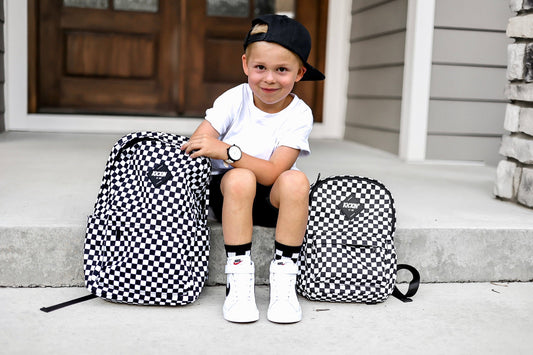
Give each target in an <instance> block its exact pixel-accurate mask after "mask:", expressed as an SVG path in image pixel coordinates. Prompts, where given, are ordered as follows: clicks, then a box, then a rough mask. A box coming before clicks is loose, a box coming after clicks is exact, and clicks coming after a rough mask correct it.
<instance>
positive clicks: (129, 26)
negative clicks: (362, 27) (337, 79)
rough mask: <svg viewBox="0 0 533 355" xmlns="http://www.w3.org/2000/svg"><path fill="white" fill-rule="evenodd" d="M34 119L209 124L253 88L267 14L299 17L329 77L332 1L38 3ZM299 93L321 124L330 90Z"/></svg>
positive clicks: (34, 12) (33, 30) (33, 31)
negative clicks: (254, 46)
mask: <svg viewBox="0 0 533 355" xmlns="http://www.w3.org/2000/svg"><path fill="white" fill-rule="evenodd" d="M29 11H30V15H29V20H30V24H29V33H30V35H29V43H30V48H29V51H30V53H35V55H31V56H30V63H29V74H30V78H29V80H30V83H29V88H30V95H29V99H28V100H29V107H30V111H31V112H56V113H62V112H69V113H107V114H109V113H112V114H143V115H168V116H179V115H183V116H197V117H202V116H203V115H204V114H205V110H206V109H207V108H209V107H210V106H211V105H212V104H213V101H214V100H215V99H216V97H218V96H219V95H220V94H221V93H222V92H224V91H225V90H228V89H229V88H231V87H233V86H235V85H238V84H240V83H243V82H246V76H245V75H244V73H243V71H242V65H241V56H242V53H243V48H242V42H243V39H244V37H245V35H246V33H247V31H248V30H249V28H250V22H251V20H252V19H253V18H254V17H255V16H257V15H258V14H263V13H272V12H278V13H279V12H282V13H286V14H289V15H290V14H292V16H295V18H296V19H297V20H299V21H300V22H302V23H303V24H304V25H305V26H306V27H307V28H308V29H309V32H310V33H311V37H312V41H313V48H312V51H311V54H310V57H309V62H310V63H311V64H312V65H313V66H315V67H318V68H319V69H320V70H322V71H323V70H324V61H325V60H324V59H325V54H324V53H325V28H326V18H327V0H306V1H298V0H223V1H221V0H40V1H38V0H29ZM295 91H296V93H297V94H298V95H299V96H300V97H301V98H302V99H304V100H305V101H306V102H307V103H308V104H309V105H310V106H311V108H312V109H313V111H314V114H315V120H317V121H321V113H322V112H321V111H322V92H323V83H321V82H305V83H298V84H297V86H296V88H295Z"/></svg>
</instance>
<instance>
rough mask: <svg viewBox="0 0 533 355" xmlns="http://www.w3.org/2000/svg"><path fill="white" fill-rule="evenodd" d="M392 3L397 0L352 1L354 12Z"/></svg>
mask: <svg viewBox="0 0 533 355" xmlns="http://www.w3.org/2000/svg"><path fill="white" fill-rule="evenodd" d="M390 1H396V0H353V1H352V12H357V11H362V10H365V9H368V8H369V7H374V6H378V5H382V4H384V3H386V2H390Z"/></svg>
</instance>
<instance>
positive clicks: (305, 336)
mask: <svg viewBox="0 0 533 355" xmlns="http://www.w3.org/2000/svg"><path fill="white" fill-rule="evenodd" d="M86 294H87V291H85V290H84V289H82V288H0V305H1V307H0V319H2V322H0V344H1V346H0V353H2V354H10V355H16V354H21V355H26V354H39V355H40V354H53V355H63V354H65V355H66V354H80V355H85V354H95V355H96V354H98V355H107V354H112V355H115V354H287V353H292V354H306V355H307V354H368V355H380V354H387V355H388V354H410V355H427V354H432V355H437V354H447V355H450V354H451V355H455V354H465V355H466V354H476V355H477V354H479V355H489V354H495V355H500V354H513V355H521V354H524V355H525V354H531V341H530V338H531V329H532V327H533V318H532V317H531V314H533V297H531V295H532V294H533V283H510V284H507V283H505V284H503V283H502V284H499V283H498V284H495V283H492V284H491V283H461V284H449V283H448V284H424V285H422V287H421V288H420V290H419V293H418V294H417V295H415V297H414V298H413V302H411V303H402V302H400V301H398V300H397V299H394V298H390V299H388V300H387V301H385V302H384V303H381V304H377V305H373V306H369V305H363V304H339V303H335V304H332V303H323V302H310V301H307V300H305V299H302V298H300V303H301V306H302V310H303V319H302V321H301V322H299V323H296V324H292V325H280V324H274V323H271V322H269V321H268V320H267V319H266V309H267V307H268V302H269V301H268V300H269V297H268V287H266V286H257V287H256V302H257V306H258V308H259V312H260V320H259V321H258V322H256V323H251V324H234V323H229V322H227V321H225V320H224V319H223V317H222V303H223V300H224V294H225V288H224V287H223V286H218V287H206V288H205V289H204V291H203V292H202V295H201V296H200V298H199V299H198V300H197V301H196V302H195V303H193V304H191V305H188V306H185V307H175V308H174V307H141V306H130V305H121V304H114V303H110V302H106V301H103V300H100V299H95V300H91V301H88V302H84V303H80V304H77V305H74V306H71V307H68V308H64V309H60V310H57V311H54V312H51V313H43V312H41V311H40V310H39V308H41V307H42V306H49V305H52V304H55V303H57V302H62V301H65V300H68V299H71V298H76V297H80V296H83V295H86Z"/></svg>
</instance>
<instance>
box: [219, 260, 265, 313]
mask: <svg viewBox="0 0 533 355" xmlns="http://www.w3.org/2000/svg"><path fill="white" fill-rule="evenodd" d="M254 275H255V267H254V262H253V261H252V260H251V259H250V256H243V255H239V256H235V257H231V258H228V261H227V263H226V278H227V282H226V300H225V301H224V306H223V307H222V311H223V313H224V319H226V320H228V321H230V322H236V323H248V322H255V321H256V320H258V319H259V310H258V309H257V306H256V305H255V292H254V286H255V277H254Z"/></svg>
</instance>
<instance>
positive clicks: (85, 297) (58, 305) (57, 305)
mask: <svg viewBox="0 0 533 355" xmlns="http://www.w3.org/2000/svg"><path fill="white" fill-rule="evenodd" d="M96 297H97V296H96V295H94V294H92V293H91V294H90V295H87V296H83V297H79V298H75V299H73V300H70V301H67V302H63V303H59V304H56V305H53V306H50V307H42V308H40V310H41V311H43V312H46V313H48V312H52V311H55V310H58V309H60V308H63V307H67V306H71V305H73V304H76V303H80V302H85V301H88V300H92V299H93V298H96Z"/></svg>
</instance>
